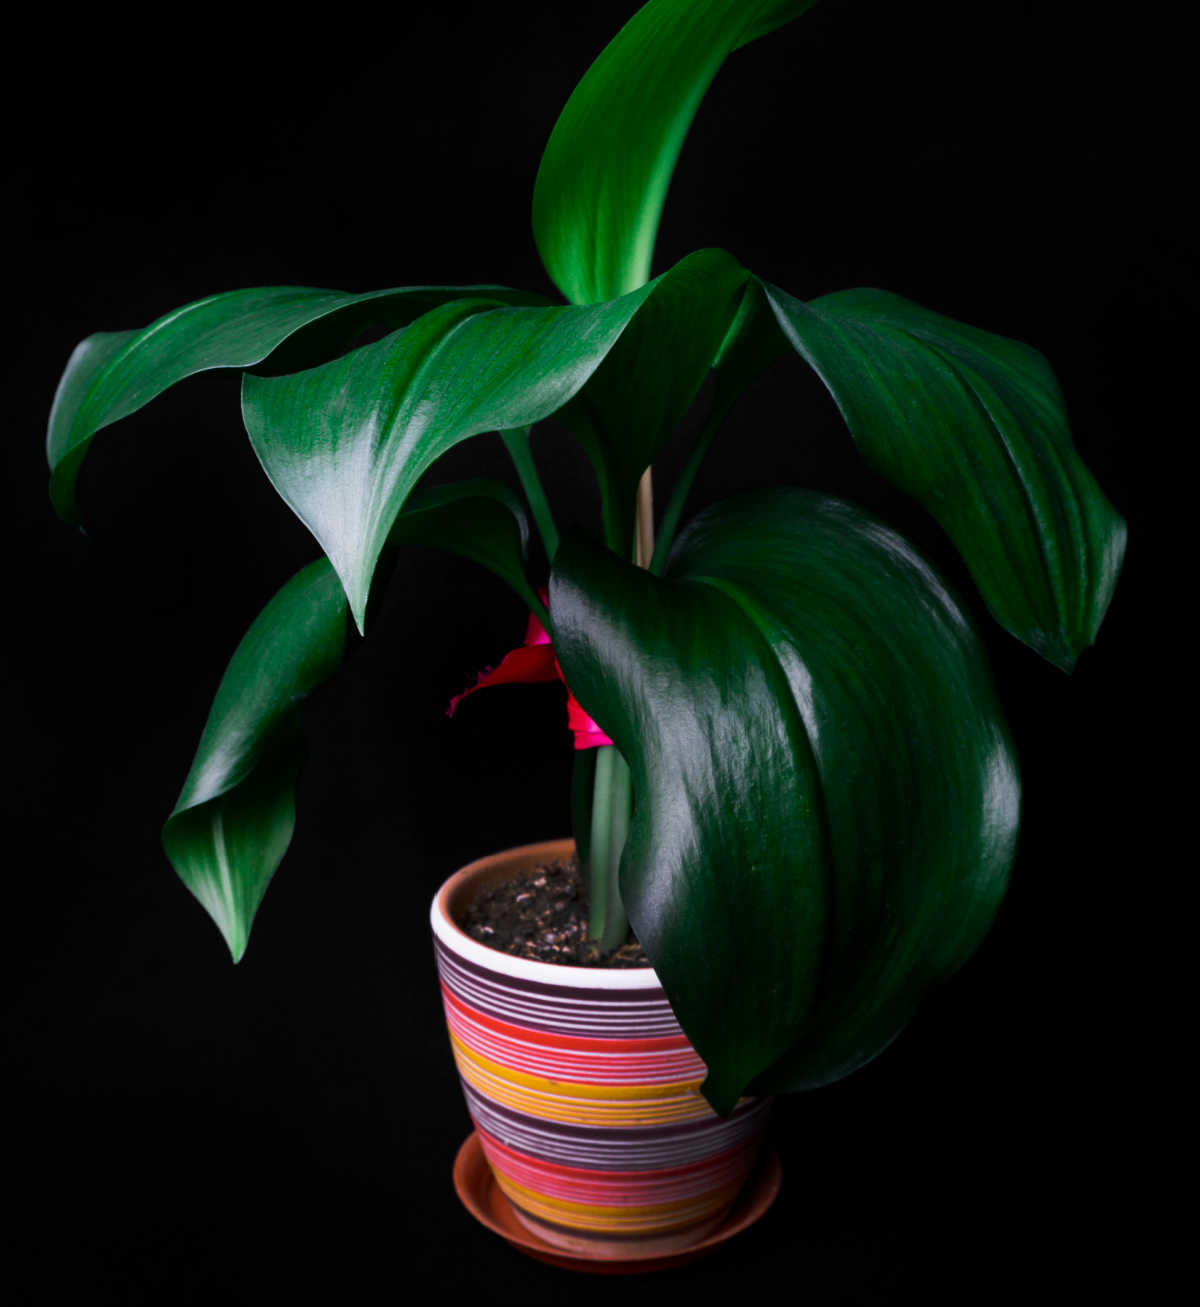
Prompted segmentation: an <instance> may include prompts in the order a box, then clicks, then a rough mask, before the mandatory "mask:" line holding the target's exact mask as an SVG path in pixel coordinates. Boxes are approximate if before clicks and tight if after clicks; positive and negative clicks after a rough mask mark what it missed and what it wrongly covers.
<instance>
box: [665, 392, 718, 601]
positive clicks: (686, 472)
mask: <svg viewBox="0 0 1200 1307" xmlns="http://www.w3.org/2000/svg"><path fill="white" fill-rule="evenodd" d="M736 398H737V396H736V395H729V396H728V397H726V398H722V397H721V396H720V393H719V392H718V395H717V398H716V399H715V400H714V402H713V406H712V408H711V409H710V410H709V414H708V417H707V418H706V419H705V421H704V426H703V427H702V428H701V431H700V434H699V435H698V436H697V437H696V443H695V444H694V445H693V446H692V452H691V453H690V454H689V455H688V460H687V463H686V464H685V465H684V468H683V471H682V472H681V473H680V474H679V480H678V481H676V482H675V488H674V490H672V492H671V499H670V502H669V503H668V504H667V511H666V512H665V513H664V514H663V520H662V526H661V527H660V528H659V532H658V544H657V545H656V546H655V549H654V557H653V558H651V560H650V571H651V572H652V573H653V574H654V575H655V576H661V575H662V570H663V568H664V567H665V566H666V565H667V555H668V554H669V553H670V552H671V545H672V544H673V543H674V542H675V533H676V532H677V531H678V530H679V519H680V518H681V517H682V516H683V506H684V504H685V503H686V502H687V497H688V495H689V493H690V492H691V489H692V482H693V481H695V479H696V473H697V472H699V471H700V464H701V463H703V462H704V456H705V455H706V454H707V453H708V449H709V446H710V445H711V444H712V442H713V437H714V436H715V435H716V434H717V432H718V431H719V430H720V429H721V423H722V422H724V421H725V418H726V416H727V415H728V413H729V410H730V409H731V408H732V407H733V404H734V400H735V399H736Z"/></svg>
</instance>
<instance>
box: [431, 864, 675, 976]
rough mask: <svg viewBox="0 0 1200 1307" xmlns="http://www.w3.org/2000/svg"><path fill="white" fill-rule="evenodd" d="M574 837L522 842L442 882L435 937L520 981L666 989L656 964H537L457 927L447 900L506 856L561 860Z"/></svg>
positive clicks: (472, 959)
mask: <svg viewBox="0 0 1200 1307" xmlns="http://www.w3.org/2000/svg"><path fill="white" fill-rule="evenodd" d="M574 848H575V841H574V840H572V839H565V840H544V841H541V842H539V843H536V844H521V845H518V846H516V847H514V848H511V849H505V850H503V852H501V853H493V854H490V855H488V856H486V857H483V858H477V859H476V860H475V861H474V862H469V863H467V865H466V866H465V867H461V868H459V870H458V871H456V872H455V873H454V874H453V875H452V876H450V877H449V878H448V879H447V880H446V881H445V882H443V884H442V886H441V888H440V889H439V890H438V892H437V893H436V894H435V895H434V896H433V902H432V904H431V905H430V909H429V922H430V925H431V926H432V927H433V933H434V936H435V937H436V938H437V939H439V940H441V942H442V943H443V944H444V945H445V946H446V948H448V949H449V950H450V951H451V952H452V953H455V954H457V955H458V956H459V957H461V958H465V959H466V960H467V961H468V962H473V963H474V964H475V965H476V966H479V967H483V968H484V969H485V970H487V971H492V972H498V973H499V974H501V975H505V976H511V977H513V978H514V979H516V980H532V981H537V982H538V983H540V984H543V985H559V986H564V987H566V988H568V989H593V990H594V989H610V990H647V989H653V990H659V991H661V990H662V984H661V982H660V981H659V979H658V975H657V973H656V972H655V970H654V968H653V967H622V968H613V967H580V966H573V965H570V964H567V963H559V962H536V961H534V960H533V959H532V958H518V957H513V955H512V954H510V953H502V952H501V951H500V950H499V949H494V948H488V947H487V945H486V944H480V943H479V942H478V940H474V939H472V938H471V937H470V936H469V935H468V934H466V933H465V932H464V931H462V930H460V929H459V927H458V926H457V925H455V923H454V921H453V920H452V918H451V916H450V913H449V903H450V900H451V898H452V897H453V895H454V894H455V893H456V892H457V891H459V890H460V889H461V888H462V886H463V885H464V884H465V883H466V882H468V881H470V880H472V879H474V878H475V877H477V876H478V875H480V874H481V873H482V872H485V871H489V870H492V869H494V868H495V867H496V866H497V865H499V864H502V863H503V862H505V861H506V860H513V861H516V860H518V859H520V860H522V861H526V862H528V861H530V860H537V859H544V860H546V861H549V860H551V859H553V858H561V857H565V856H567V855H568V854H569V853H571V852H573V851H574Z"/></svg>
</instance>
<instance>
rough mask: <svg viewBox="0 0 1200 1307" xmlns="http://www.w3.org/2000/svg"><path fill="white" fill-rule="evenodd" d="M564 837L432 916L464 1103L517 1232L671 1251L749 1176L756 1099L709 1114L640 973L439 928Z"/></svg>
mask: <svg viewBox="0 0 1200 1307" xmlns="http://www.w3.org/2000/svg"><path fill="white" fill-rule="evenodd" d="M573 851H574V845H573V844H572V842H571V841H570V840H558V841H554V842H551V843H545V844H530V845H526V846H525V847H523V848H519V849H511V850H509V851H508V852H506V853H500V854H495V855H493V856H492V857H489V858H482V859H480V860H479V861H478V862H473V863H471V864H470V866H467V867H464V868H463V869H462V870H461V871H459V872H457V873H456V874H455V875H453V876H452V877H451V878H450V879H449V880H448V881H447V882H446V883H445V885H443V886H442V888H441V890H440V891H439V893H438V895H437V896H436V898H435V899H434V901H433V910H432V914H431V915H432V922H433V932H434V947H435V950H436V954H437V965H438V974H439V977H440V979H441V985H442V994H443V998H444V1002H445V1009H446V1023H447V1025H448V1026H449V1030H450V1042H451V1044H452V1046H453V1050H454V1058H455V1061H456V1063H457V1065H458V1072H459V1077H460V1080H461V1082H462V1087H463V1092H464V1094H465V1095H466V1100H467V1109H468V1111H469V1112H470V1114H471V1119H472V1121H473V1122H474V1124H475V1131H476V1134H477V1136H478V1139H479V1142H480V1144H481V1145H482V1148H483V1152H484V1155H485V1156H486V1158H487V1161H488V1164H489V1165H490V1167H491V1170H492V1174H493V1176H494V1178H495V1181H496V1183H497V1185H498V1186H499V1187H500V1189H501V1190H502V1191H503V1193H504V1195H505V1196H506V1197H507V1199H508V1200H509V1202H510V1203H511V1204H512V1208H513V1211H514V1213H515V1215H516V1216H517V1218H518V1219H519V1220H520V1222H521V1223H522V1225H523V1226H524V1227H525V1228H526V1229H527V1230H529V1231H531V1232H533V1233H534V1234H535V1235H536V1236H538V1237H539V1238H540V1239H541V1240H543V1241H545V1242H546V1243H548V1244H550V1245H551V1246H553V1247H554V1248H561V1249H565V1250H569V1251H571V1252H576V1253H580V1254H582V1255H584V1256H587V1257H592V1258H603V1257H613V1258H620V1257H623V1256H628V1255H629V1254H630V1253H631V1252H633V1251H635V1250H636V1253H637V1255H639V1256H642V1255H645V1254H647V1253H651V1252H653V1253H658V1252H670V1251H672V1250H678V1249H683V1248H686V1247H687V1246H688V1245H691V1244H694V1243H697V1242H699V1241H701V1240H704V1239H706V1238H707V1237H708V1236H710V1235H711V1234H712V1233H713V1231H714V1230H716V1229H717V1227H718V1226H719V1225H720V1224H721V1222H722V1220H723V1219H724V1217H725V1215H726V1213H727V1212H728V1210H729V1208H730V1206H731V1205H732V1203H733V1201H734V1199H735V1198H736V1197H737V1195H738V1193H739V1191H740V1190H741V1188H742V1186H743V1185H744V1184H745V1182H746V1179H747V1177H748V1176H749V1174H750V1172H751V1170H752V1168H753V1166H754V1163H755V1160H756V1157H757V1154H758V1151H759V1148H760V1145H761V1143H762V1139H763V1133H764V1129H765V1127H766V1123H767V1116H768V1113H769V1109H770V1101H769V1100H767V1099H755V1100H744V1101H743V1102H742V1103H740V1104H739V1105H738V1107H737V1109H736V1110H735V1111H734V1112H733V1113H732V1114H731V1115H730V1116H729V1117H727V1118H721V1117H718V1116H717V1115H716V1114H715V1113H714V1112H713V1111H712V1109H711V1108H710V1107H709V1106H708V1104H707V1103H706V1102H705V1100H704V1099H703V1098H702V1097H701V1095H700V1093H699V1088H698V1087H699V1084H700V1082H701V1081H702V1080H703V1078H704V1074H705V1071H704V1063H703V1062H701V1060H700V1058H699V1057H698V1056H697V1054H696V1051H695V1050H694V1049H693V1048H692V1046H691V1045H690V1044H689V1043H688V1041H687V1038H686V1036H685V1035H684V1033H683V1031H682V1030H681V1029H680V1028H679V1024H678V1022H677V1021H676V1020H675V1016H674V1014H673V1013H672V1011H671V1008H670V1005H669V1004H668V1002H667V1000H666V997H665V995H664V994H663V991H662V987H661V986H660V985H659V983H658V979H657V977H656V976H655V974H654V972H653V970H652V969H650V968H649V967H645V968H636V969H630V970H606V969H603V968H596V967H570V966H554V965H552V964H549V963H545V962H533V961H529V960H526V959H524V958H516V957H511V956H510V955H508V954H506V953H501V952H499V951H497V950H495V949H490V948H487V947H485V946H484V945H482V944H479V943H477V942H476V941H475V940H473V939H471V938H469V937H468V936H467V935H466V934H464V933H463V932H462V931H461V930H460V929H459V928H458V926H457V925H456V924H455V922H456V920H458V919H461V916H462V914H463V911H464V909H465V908H466V906H467V905H468V904H469V903H470V902H471V900H472V898H473V897H474V895H475V894H476V893H477V892H478V891H479V889H480V888H481V887H482V886H483V885H485V884H488V883H490V882H493V881H495V880H500V879H504V878H505V877H508V876H511V875H513V874H515V873H517V872H520V871H523V870H527V869H533V868H535V867H539V866H542V865H545V864H546V863H548V862H551V861H553V860H554V859H555V858H565V857H569V856H570V855H571V853H572V852H573Z"/></svg>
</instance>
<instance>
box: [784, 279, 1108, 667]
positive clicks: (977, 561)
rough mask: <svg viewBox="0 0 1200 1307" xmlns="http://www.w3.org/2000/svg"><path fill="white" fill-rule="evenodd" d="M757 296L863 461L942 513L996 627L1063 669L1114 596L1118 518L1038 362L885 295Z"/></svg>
mask: <svg viewBox="0 0 1200 1307" xmlns="http://www.w3.org/2000/svg"><path fill="white" fill-rule="evenodd" d="M765 293H766V295H767V298H768V301H769V303H770V305H771V308H772V309H773V310H774V313H775V316H776V319H777V320H778V322H779V326H780V328H781V329H782V331H783V332H784V334H785V335H786V336H787V338H788V339H789V340H790V341H791V343H792V344H793V346H794V347H795V348H796V350H797V351H798V352H799V353H800V354H801V355H802V356H803V357H804V358H805V359H806V360H807V361H808V362H809V363H810V364H811V365H812V367H813V368H814V369H815V370H816V372H817V373H818V374H819V375H820V377H821V379H822V380H823V381H824V382H825V384H826V386H827V387H828V388H829V391H830V393H831V394H832V395H833V397H834V399H835V400H836V401H837V404H838V407H839V408H840V409H841V412H842V415H843V417H844V418H845V419H846V423H847V425H848V426H849V428H850V431H851V434H852V435H853V436H854V439H855V441H856V442H857V444H858V447H859V449H860V450H861V451H862V454H863V456H864V458H865V459H866V461H867V462H868V464H869V465H870V466H871V467H872V468H873V469H874V470H875V471H876V472H878V473H879V474H880V475H881V476H884V477H886V478H887V479H888V480H889V481H891V482H893V483H894V484H895V485H897V486H899V487H900V488H901V489H903V490H904V491H906V492H907V493H908V494H910V495H912V496H913V497H914V498H915V499H916V500H918V502H920V503H921V504H922V505H923V506H924V507H925V508H926V509H927V510H928V511H929V512H930V513H931V514H932V515H933V516H934V517H935V518H936V519H937V521H938V522H939V523H940V524H941V526H942V527H943V528H944V529H945V531H946V532H947V534H948V535H949V536H950V538H951V539H952V540H953V541H954V543H955V545H956V546H957V547H958V550H959V552H960V553H961V554H962V556H963V559H964V560H965V562H966V564H967V566H968V567H969V568H970V570H971V575H972V576H973V578H974V580H975V583H976V585H977V586H978V587H979V590H980V593H981V594H982V595H983V597H984V600H985V601H986V603H987V605H988V607H989V608H990V609H991V612H992V614H993V616H994V617H995V618H996V620H997V621H998V622H1000V623H1001V624H1002V625H1003V626H1005V627H1006V628H1007V629H1008V630H1009V631H1011V632H1012V633H1013V635H1015V636H1017V638H1018V639H1020V640H1023V641H1024V642H1025V643H1026V644H1028V645H1030V646H1031V647H1032V648H1033V649H1036V650H1037V652H1038V653H1040V654H1042V655H1043V657H1045V658H1047V659H1049V660H1050V661H1051V662H1053V663H1055V664H1057V665H1058V666H1060V667H1062V668H1064V669H1066V670H1070V668H1071V667H1072V666H1073V665H1074V662H1075V660H1076V658H1077V657H1078V656H1079V654H1080V653H1081V652H1082V650H1083V649H1085V648H1086V647H1087V646H1088V645H1089V644H1091V643H1092V642H1093V640H1094V639H1095V638H1096V632H1097V630H1098V629H1099V626H1100V622H1101V620H1102V618H1103V617H1104V614H1105V611H1106V610H1107V608H1108V604H1109V600H1110V599H1111V598H1112V593H1113V588H1114V587H1115V585H1116V581H1117V575H1118V573H1119V571H1120V568H1121V560H1122V557H1123V555H1124V550H1125V523H1124V522H1123V521H1122V519H1121V518H1120V516H1119V515H1118V514H1117V512H1116V511H1115V509H1114V508H1113V507H1112V505H1111V504H1110V503H1109V501H1108V500H1107V499H1106V498H1105V496H1104V493H1103V492H1102V491H1101V490H1100V488H1099V486H1098V485H1097V484H1096V481H1095V479H1094V478H1093V476H1092V474H1091V473H1090V472H1089V471H1088V469H1087V468H1086V467H1085V466H1084V464H1083V462H1082V460H1081V459H1080V458H1079V455H1078V454H1077V453H1076V451H1075V447H1074V445H1073V443H1072V441H1071V433H1070V429H1069V427H1068V425H1067V417H1066V409H1065V406H1064V403H1063V398H1062V395H1061V393H1060V391H1059V388H1058V383H1057V381H1056V380H1055V378H1054V374H1053V373H1052V372H1051V370H1050V366H1049V364H1048V363H1047V362H1046V360H1045V359H1044V358H1043V357H1042V355H1041V354H1039V353H1038V352H1037V351H1036V350H1034V349H1031V348H1030V347H1029V346H1027V345H1022V344H1020V343H1019V342H1017V341H1014V340H1008V339H1006V338H1005V337H1003V336H996V335H993V334H991V333H990V332H986V331H980V330H978V329H977V328H975V327H968V326H966V325H964V324H963V323H960V322H956V321H954V320H953V319H952V318H947V317H943V316H942V315H941V314H937V313H932V312H930V311H929V310H928V309H923V308H921V307H920V306H919V305H917V304H913V303H912V302H910V301H909V300H905V299H902V298H901V297H900V296H898V295H891V294H889V293H887V292H886V291H879V290H852V291H840V292H838V293H837V294H834V295H825V296H822V297H821V298H819V299H815V300H812V301H810V302H809V303H804V302H802V301H800V300H797V299H794V298H793V297H792V296H790V295H788V294H786V293H785V292H784V291H781V290H779V289H777V288H776V287H771V286H768V287H766V288H765Z"/></svg>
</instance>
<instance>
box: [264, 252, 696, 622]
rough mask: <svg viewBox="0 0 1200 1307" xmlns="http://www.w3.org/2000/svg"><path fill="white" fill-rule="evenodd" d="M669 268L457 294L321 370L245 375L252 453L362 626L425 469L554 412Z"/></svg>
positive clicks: (595, 365)
mask: <svg viewBox="0 0 1200 1307" xmlns="http://www.w3.org/2000/svg"><path fill="white" fill-rule="evenodd" d="M669 276H670V274H667V275H666V277H664V278H660V279H659V281H657V282H651V283H649V284H648V285H646V286H643V287H642V288H641V289H640V290H637V291H634V292H633V293H632V294H630V295H626V296H624V297H623V298H621V299H619V300H614V301H613V302H612V303H609V304H597V305H592V306H588V307H576V306H566V307H560V308H538V309H533V308H494V307H492V306H491V305H489V304H488V303H487V302H486V301H482V300H480V301H470V300H462V301H458V302H456V303H454V304H448V305H445V306H444V307H442V308H440V309H435V310H433V311H432V312H431V313H428V314H426V315H425V316H424V317H422V318H419V319H418V320H417V321H416V322H414V323H413V324H412V325H411V326H410V327H407V328H405V329H404V330H403V331H399V332H394V333H393V334H392V335H390V336H388V337H386V338H385V339H384V340H381V341H379V342H377V343H376V344H373V345H367V346H364V347H363V348H362V349H359V350H355V351H353V352H352V353H350V354H348V355H346V356H345V357H344V358H341V359H337V360H335V361H334V362H332V363H327V364H324V365H323V366H321V367H319V368H313V369H310V370H309V371H307V372H300V373H295V374H293V375H290V376H285V377H270V378H263V377H253V376H247V377H246V378H245V381H244V382H243V387H242V416H243V418H244V420H245V423H246V430H247V431H248V432H249V433H250V440H251V443H252V444H253V445H254V449H255V452H256V453H257V454H258V457H259V459H260V461H261V462H262V465H263V467H264V469H265V470H266V473H267V475H268V476H269V477H270V478H271V481H272V483H273V485H274V486H275V488H276V490H278V492H279V493H280V495H282V496H283V498H284V499H285V500H286V501H287V502H288V503H289V504H290V505H291V506H292V508H293V509H294V510H295V512H296V514H297V515H298V516H299V517H300V519H301V521H303V522H304V523H305V525H306V526H307V527H308V528H309V530H311V531H312V533H313V535H314V536H316V538H317V540H318V542H319V543H320V545H321V547H322V549H324V550H325V553H326V554H327V555H328V557H329V559H330V561H331V562H332V563H333V565H334V567H335V568H336V569H337V572H338V575H339V576H340V577H341V578H342V583H343V585H344V586H345V587H346V594H347V596H348V598H349V600H350V607H351V611H352V612H353V614H354V617H355V620H356V622H358V624H359V628H360V629H362V626H363V621H364V615H365V612H366V607H367V598H368V595H369V592H370V586H371V579H372V576H373V575H374V571H375V565H376V562H377V561H378V558H379V554H380V551H381V549H382V548H383V546H384V543H385V541H386V540H387V537H388V534H389V533H390V531H391V529H392V524H393V522H394V521H395V519H396V515H397V513H398V512H399V511H400V509H401V507H402V506H403V504H404V501H405V499H406V498H407V497H408V495H409V494H410V492H411V491H412V489H413V487H414V486H415V485H416V483H417V481H418V480H419V479H420V477H421V476H422V474H423V473H424V472H425V470H426V469H427V468H428V467H429V466H430V465H431V464H432V463H434V462H435V461H436V460H437V459H438V458H439V457H441V455H442V454H444V453H446V451H447V450H449V449H451V448H453V447H454V446H455V445H456V444H458V443H459V442H461V441H463V440H465V439H467V438H468V437H470V436H473V435H477V434H479V433H480V432H483V431H492V430H500V431H504V430H510V429H513V428H518V427H527V426H531V425H532V424H533V423H535V422H540V421H541V420H542V419H543V418H546V417H549V416H550V414H552V413H554V412H556V411H557V410H558V409H560V408H562V407H563V405H564V404H566V403H567V402H568V401H569V400H570V399H572V398H573V397H574V396H575V394H576V393H577V392H578V391H579V389H580V387H581V386H583V385H584V384H585V383H586V382H587V380H588V379H589V377H591V376H592V374H593V373H594V372H595V371H596V369H597V368H598V367H599V366H600V364H601V363H602V362H603V360H604V358H605V356H606V355H607V354H608V353H609V351H610V350H611V349H612V348H613V347H614V345H615V344H616V343H617V341H618V340H619V339H620V337H621V333H622V332H623V331H624V330H625V329H626V327H627V326H628V325H629V324H630V322H631V321H632V320H633V318H634V316H635V315H636V314H637V313H638V311H639V309H641V308H642V306H643V305H644V304H645V303H646V302H647V300H649V299H650V297H651V296H652V295H653V294H654V293H655V291H656V288H657V287H658V285H659V284H660V282H662V281H664V280H666V279H667V278H669Z"/></svg>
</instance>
